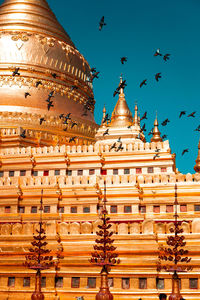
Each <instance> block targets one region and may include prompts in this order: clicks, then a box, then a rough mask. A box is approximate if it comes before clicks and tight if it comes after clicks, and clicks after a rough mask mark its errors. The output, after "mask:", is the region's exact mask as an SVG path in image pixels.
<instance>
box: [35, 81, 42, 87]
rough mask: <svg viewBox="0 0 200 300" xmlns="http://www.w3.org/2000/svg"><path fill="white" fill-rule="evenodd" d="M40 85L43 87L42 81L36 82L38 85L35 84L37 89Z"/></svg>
mask: <svg viewBox="0 0 200 300" xmlns="http://www.w3.org/2000/svg"><path fill="white" fill-rule="evenodd" d="M39 85H42V81H40V80H38V81H36V83H35V86H36V88H37V87H38V86H39Z"/></svg>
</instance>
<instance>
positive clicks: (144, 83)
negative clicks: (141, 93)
mask: <svg viewBox="0 0 200 300" xmlns="http://www.w3.org/2000/svg"><path fill="white" fill-rule="evenodd" d="M143 85H147V79H144V80H143V81H142V82H141V83H140V88H141V87H142V86H143Z"/></svg>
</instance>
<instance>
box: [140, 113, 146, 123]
mask: <svg viewBox="0 0 200 300" xmlns="http://www.w3.org/2000/svg"><path fill="white" fill-rule="evenodd" d="M144 119H145V120H147V111H145V113H144V115H143V116H142V118H141V119H140V121H142V120H144Z"/></svg>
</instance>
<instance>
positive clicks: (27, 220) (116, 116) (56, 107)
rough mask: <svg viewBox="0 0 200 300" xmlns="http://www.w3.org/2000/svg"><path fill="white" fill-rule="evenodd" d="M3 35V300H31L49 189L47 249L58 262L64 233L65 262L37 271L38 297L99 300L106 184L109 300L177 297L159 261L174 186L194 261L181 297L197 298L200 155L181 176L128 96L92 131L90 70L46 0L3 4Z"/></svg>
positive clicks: (0, 141)
mask: <svg viewBox="0 0 200 300" xmlns="http://www.w3.org/2000/svg"><path fill="white" fill-rule="evenodd" d="M0 29H1V36H0V85H1V86H0V191H1V193H0V217H1V222H0V300H5V299H9V300H14V299H15V300H22V299H23V300H29V299H31V295H32V294H33V292H34V290H35V283H36V282H35V271H34V270H31V269H27V268H26V267H25V265H24V263H25V258H26V256H27V255H28V254H27V253H28V252H29V249H30V243H31V241H32V239H33V236H35V233H36V230H37V229H38V222H39V220H40V210H39V208H40V196H41V191H42V190H43V223H44V227H45V232H46V241H47V242H48V249H49V250H51V253H52V256H53V260H54V261H56V259H57V258H56V255H57V252H58V251H57V240H58V237H59V240H61V241H62V256H63V257H64V258H63V259H62V260H61V261H60V262H59V266H57V268H56V269H55V270H54V269H53V268H52V269H47V270H43V271H41V289H42V294H44V297H45V300H53V299H57V300H73V299H76V298H77V299H78V298H79V299H81V298H82V299H84V300H94V299H95V297H96V294H97V293H98V291H99V287H100V280H101V276H100V274H99V267H98V266H96V265H95V264H94V265H91V264H90V262H89V258H90V257H91V253H92V251H93V245H94V243H95V240H96V232H98V231H99V227H98V225H100V223H99V222H100V216H101V213H102V211H101V209H102V205H103V204H102V194H103V192H102V191H103V188H104V185H105V184H106V199H107V201H106V209H107V215H108V217H109V218H110V220H109V223H110V224H112V227H111V229H110V230H112V232H113V240H114V243H113V246H114V247H116V248H117V254H118V255H119V257H120V264H118V265H116V266H115V267H114V268H112V269H111V271H110V272H109V276H108V284H109V290H110V292H111V294H112V295H113V299H114V300H122V299H123V300H130V299H133V300H138V299H140V298H141V299H142V300H150V299H151V300H152V299H158V296H159V294H160V293H165V294H167V295H168V296H169V295H170V293H171V289H172V278H171V275H170V274H169V273H167V272H165V271H162V272H160V273H159V274H158V273H157V261H158V255H159V246H160V245H162V244H165V241H166V240H167V236H168V235H169V233H170V229H171V228H173V226H174V212H175V208H174V188H175V185H176V186H177V189H178V195H177V201H178V205H177V213H178V216H179V220H182V223H181V228H182V229H183V234H184V237H185V240H186V241H187V246H186V250H188V251H189V254H188V255H189V257H191V258H192V259H191V262H190V263H189V265H190V266H191V271H188V272H186V273H181V275H180V279H179V280H180V291H181V295H182V296H183V297H184V298H185V299H190V300H196V299H200V288H199V287H200V278H199V277H200V275H199V259H200V254H199V247H200V204H199V196H200V164H199V161H200V152H199V151H200V149H198V157H197V160H196V165H195V167H194V169H195V173H194V174H190V173H188V174H181V173H180V172H178V170H177V168H176V162H175V154H173V153H171V148H170V144H169V141H168V140H165V141H163V140H162V138H161V137H160V131H159V129H158V120H157V117H156V120H155V122H154V129H153V136H152V139H151V141H150V142H148V141H146V139H145V134H144V132H143V130H142V128H141V125H140V118H139V107H138V106H137V105H135V109H134V110H135V111H134V114H132V112H131V110H130V109H129V107H128V104H127V102H126V98H125V93H124V89H123V88H121V89H120V90H119V98H118V101H117V104H116V106H115V108H114V110H113V113H112V115H111V120H109V118H106V115H107V114H106V109H105V108H104V110H103V119H102V123H101V125H100V126H99V125H97V124H96V123H95V121H94V116H93V112H94V106H95V101H94V95H93V90H92V81H91V70H90V67H89V65H88V63H87V61H86V60H85V58H84V57H83V56H82V55H81V54H80V53H79V51H78V50H77V49H76V47H75V46H74V44H73V42H72V41H71V39H70V37H69V36H68V34H67V33H66V32H65V30H64V29H63V28H62V26H61V25H60V24H59V23H58V21H57V19H56V17H55V15H54V14H53V12H52V11H51V9H50V8H49V6H48V3H47V1H45V0H5V1H4V3H3V4H2V5H1V6H0ZM122 82H123V80H122V78H121V79H120V84H121V83H122ZM29 94H30V95H29ZM49 97H50V103H51V104H52V105H53V106H51V105H50V107H49V110H48V107H47V105H48V104H49V102H48V101H49V100H48V99H49ZM46 100H48V101H46ZM69 114H71V115H70V118H69V117H68V118H67V117H66V116H67V115H69ZM62 115H64V117H66V118H64V117H63V116H62ZM105 119H106V120H105ZM41 120H42V121H41ZM64 121H66V122H64ZM72 123H76V125H75V126H72ZM199 148H200V144H199ZM106 288H107V287H106Z"/></svg>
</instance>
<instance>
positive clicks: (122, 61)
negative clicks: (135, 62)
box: [121, 56, 127, 65]
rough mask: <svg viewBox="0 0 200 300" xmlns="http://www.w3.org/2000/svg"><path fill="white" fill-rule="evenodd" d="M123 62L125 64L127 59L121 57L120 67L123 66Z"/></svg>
mask: <svg viewBox="0 0 200 300" xmlns="http://www.w3.org/2000/svg"><path fill="white" fill-rule="evenodd" d="M125 62H127V57H125V56H123V57H121V63H122V65H123V64H124V63H125Z"/></svg>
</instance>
